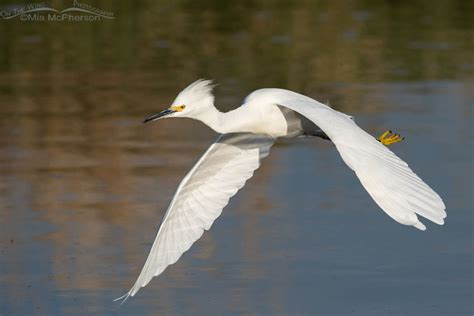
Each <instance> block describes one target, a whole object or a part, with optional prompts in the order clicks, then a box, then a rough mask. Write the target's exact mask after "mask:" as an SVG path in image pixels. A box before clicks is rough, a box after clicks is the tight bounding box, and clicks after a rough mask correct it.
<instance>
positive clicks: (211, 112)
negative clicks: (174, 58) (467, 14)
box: [116, 80, 446, 302]
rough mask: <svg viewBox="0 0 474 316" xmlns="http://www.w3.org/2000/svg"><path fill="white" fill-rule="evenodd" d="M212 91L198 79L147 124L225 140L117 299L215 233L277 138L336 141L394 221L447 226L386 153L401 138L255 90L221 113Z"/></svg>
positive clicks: (430, 199) (421, 185) (441, 211)
mask: <svg viewBox="0 0 474 316" xmlns="http://www.w3.org/2000/svg"><path fill="white" fill-rule="evenodd" d="M212 88H213V86H212V84H211V81H209V80H198V81H196V82H194V83H192V84H191V85H189V86H188V87H187V88H185V89H184V90H183V91H181V92H180V93H179V94H178V96H177V97H176V99H175V100H174V102H173V104H172V105H171V106H170V107H169V108H168V109H166V110H164V111H162V112H160V113H157V114H154V115H151V116H149V117H147V118H146V119H145V121H144V122H149V121H155V120H158V119H161V118H175V117H176V118H178V117H187V118H192V119H196V120H199V121H201V122H203V123H204V124H206V125H208V126H209V127H210V128H212V129H213V130H215V131H216V132H218V133H220V134H221V135H220V136H219V137H218V138H217V139H216V141H215V142H214V143H213V144H212V145H211V146H210V147H209V149H208V150H207V151H206V153H205V154H204V155H203V156H202V157H201V159H199V161H198V162H197V163H196V165H194V167H193V168H192V169H191V171H189V173H188V174H187V175H186V176H185V177H184V179H183V180H182V181H181V183H180V184H179V186H178V189H177V190H176V193H175V195H174V197H173V200H172V201H171V204H170V205H169V207H168V210H167V211H166V213H165V216H164V218H163V221H162V223H161V226H160V228H159V230H158V233H157V235H156V238H155V241H154V243H153V246H152V248H151V251H150V253H149V255H148V258H147V260H146V262H145V265H144V266H143V269H142V271H141V273H140V275H139V276H138V279H137V280H136V282H135V284H134V285H133V287H132V288H131V289H130V290H129V291H128V292H127V293H126V294H125V295H123V296H122V297H119V298H117V299H116V300H120V299H123V302H124V301H125V300H126V299H127V298H128V297H130V296H134V295H135V294H136V293H137V292H138V290H139V289H140V288H141V287H144V286H146V285H147V284H148V283H149V282H150V280H151V279H152V278H153V277H154V276H158V275H159V274H161V273H162V272H163V271H164V270H165V269H166V267H167V266H169V265H171V264H173V263H175V262H176V261H177V260H178V259H179V257H181V255H182V254H183V253H184V252H185V251H187V250H188V249H189V248H190V247H191V245H192V244H193V243H194V242H195V241H196V240H197V239H199V238H200V237H201V236H202V234H203V232H204V230H208V229H209V228H210V227H211V225H212V223H213V222H214V220H215V219H216V218H217V217H218V216H219V215H220V214H221V212H222V209H223V208H224V207H225V206H226V205H227V203H228V202H229V199H230V198H231V197H232V196H234V195H235V194H236V193H237V191H238V190H239V189H240V188H242V187H243V186H244V184H245V182H246V181H247V180H248V179H249V178H250V177H252V175H253V173H254V171H255V170H256V169H257V168H258V167H259V165H260V162H261V160H262V159H263V158H264V157H266V156H267V155H268V153H269V151H270V147H271V146H272V145H273V143H274V142H275V140H276V139H277V138H278V137H297V136H301V135H311V136H318V137H321V138H324V139H328V140H330V141H332V142H333V143H334V145H336V148H337V150H338V151H339V154H340V155H341V157H342V159H343V160H344V162H345V163H346V164H347V166H348V167H349V168H351V169H352V170H353V171H354V172H355V174H356V175H357V177H358V178H359V180H360V182H361V184H362V186H363V187H364V188H365V189H366V190H367V192H368V193H369V195H370V196H371V197H372V198H373V199H374V201H375V203H377V205H378V206H379V207H380V208H381V209H382V210H383V211H384V212H385V213H387V214H388V215H389V216H390V217H392V218H393V219H394V220H395V221H397V222H399V223H400V224H404V225H411V226H414V227H416V228H418V229H420V230H425V229H426V227H425V225H423V224H422V223H421V222H420V221H419V220H418V217H417V214H418V215H421V216H423V217H425V218H426V219H429V220H430V221H432V222H434V223H436V224H439V225H442V224H443V223H444V220H443V219H444V218H445V217H446V212H445V208H446V207H445V205H444V203H443V200H442V199H441V198H440V196H439V195H438V194H437V193H436V192H435V191H434V190H433V189H431V188H430V187H429V186H428V185H427V184H426V183H425V182H423V181H422V180H421V179H420V178H419V177H418V176H417V175H416V174H415V173H414V172H413V171H412V170H411V169H410V168H409V167H408V165H407V164H406V163H405V162H404V161H403V160H401V159H400V158H398V157H397V156H396V155H395V154H394V153H393V152H392V151H390V150H389V149H388V148H387V147H386V146H384V145H389V144H391V143H394V142H397V141H400V140H402V138H401V137H400V136H399V135H397V134H394V135H389V136H388V137H387V135H388V134H391V132H386V133H384V134H383V135H382V136H381V137H380V138H379V139H378V140H377V139H375V138H374V137H372V136H371V135H369V134H368V133H367V132H365V131H364V130H362V129H361V128H360V127H359V126H357V124H356V123H355V122H354V119H353V118H352V117H351V116H349V115H346V114H344V113H341V112H338V111H335V110H333V109H332V108H330V107H329V106H327V105H324V104H322V103H320V102H318V101H316V100H313V99H311V98H309V97H307V96H304V95H301V94H298V93H295V92H292V91H289V90H284V89H260V90H256V91H254V92H252V93H251V94H250V95H249V96H247V98H246V99H245V101H244V104H243V105H242V106H240V107H238V108H237V109H235V110H232V111H230V112H227V113H223V112H220V111H219V110H217V109H216V108H215V106H214V96H213V95H212Z"/></svg>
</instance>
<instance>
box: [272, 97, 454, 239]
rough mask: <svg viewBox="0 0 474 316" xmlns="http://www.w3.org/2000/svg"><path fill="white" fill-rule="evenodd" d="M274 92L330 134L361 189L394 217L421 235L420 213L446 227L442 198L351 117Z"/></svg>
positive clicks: (279, 100)
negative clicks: (358, 181)
mask: <svg viewBox="0 0 474 316" xmlns="http://www.w3.org/2000/svg"><path fill="white" fill-rule="evenodd" d="M270 90H272V91H271V92H272V95H274V102H275V104H278V105H281V106H285V107H287V108H289V109H291V110H293V111H296V112H298V113H300V114H302V115H303V116H305V117H306V118H308V119H310V120H311V121H312V122H314V123H315V124H316V125H317V126H318V127H319V128H321V129H322V130H323V131H324V132H325V133H326V134H327V135H328V137H329V138H330V139H331V141H332V142H333V143H334V144H335V145H336V148H337V150H338V151H339V153H340V155H341V157H342V159H343V160H344V162H345V163H346V164H347V165H348V166H349V167H350V168H351V169H352V170H353V171H354V172H355V174H356V175H357V177H358V178H359V180H360V182H361V184H362V186H363V187H364V188H365V189H366V190H367V192H368V193H369V195H370V196H371V197H372V198H373V199H374V201H375V202H376V204H377V205H378V206H379V207H380V208H381V209H382V210H383V211H385V213H387V214H388V215H389V216H390V217H392V218H393V219H394V220H396V221H397V222H399V223H401V224H405V225H412V226H414V227H416V228H418V229H420V230H425V229H426V227H425V226H424V225H423V224H422V223H421V222H420V221H419V220H418V217H417V214H418V215H421V216H423V217H425V218H427V219H429V220H430V221H432V222H434V223H436V224H439V225H442V224H443V223H444V218H445V217H446V211H445V209H446V206H445V205H444V203H443V200H442V199H441V197H440V196H439V195H438V194H437V193H436V192H435V191H434V190H433V189H432V188H431V187H429V186H428V185H427V184H426V183H425V182H424V181H423V180H421V179H420V177H418V175H417V174H415V173H414V172H413V171H412V170H411V169H410V167H409V166H408V164H407V163H406V162H405V161H403V160H401V159H400V158H399V157H398V156H397V155H395V154H394V153H393V152H392V151H391V150H390V149H388V148H387V147H386V146H384V145H382V144H381V143H380V142H378V141H377V140H376V139H375V138H374V137H372V136H371V135H370V134H368V133H367V132H365V131H364V130H363V129H361V128H360V127H359V126H357V124H356V123H355V122H354V120H353V119H352V117H350V116H348V115H346V114H344V113H341V112H338V111H335V110H333V109H331V108H330V107H328V106H326V105H324V104H322V103H320V102H317V101H316V100H313V99H311V98H308V97H306V96H303V95H300V94H297V93H293V92H289V91H284V90H280V89H270Z"/></svg>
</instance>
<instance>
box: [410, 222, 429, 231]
mask: <svg viewBox="0 0 474 316" xmlns="http://www.w3.org/2000/svg"><path fill="white" fill-rule="evenodd" d="M413 226H415V227H416V228H418V229H419V230H421V231H425V230H426V226H425V225H423V224H422V223H421V222H417V223H415V225H413Z"/></svg>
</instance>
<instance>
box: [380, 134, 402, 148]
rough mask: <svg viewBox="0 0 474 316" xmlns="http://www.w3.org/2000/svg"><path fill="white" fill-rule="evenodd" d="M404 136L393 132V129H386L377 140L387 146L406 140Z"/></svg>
mask: <svg viewBox="0 0 474 316" xmlns="http://www.w3.org/2000/svg"><path fill="white" fill-rule="evenodd" d="M404 139H405V138H404V137H401V136H400V134H393V133H392V131H386V132H385V133H383V134H382V135H380V137H379V138H377V140H378V141H379V142H381V143H382V144H384V145H385V146H388V145H392V144H395V143H398V142H401V141H402V140H404Z"/></svg>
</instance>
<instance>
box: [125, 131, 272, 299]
mask: <svg viewBox="0 0 474 316" xmlns="http://www.w3.org/2000/svg"><path fill="white" fill-rule="evenodd" d="M274 142H275V139H274V138H273V137H268V136H262V135H255V134H250V133H237V134H225V135H221V136H219V137H218V139H217V140H216V141H215V142H214V144H212V145H211V147H209V149H208V150H207V151H206V153H205V154H204V155H203V156H202V157H201V159H200V160H199V161H198V162H197V163H196V165H195V166H194V167H193V168H192V169H191V171H190V172H189V173H188V174H187V175H186V176H185V177H184V179H183V180H182V181H181V183H180V185H179V186H178V189H177V191H176V193H175V195H174V197H173V200H172V201H171V203H170V206H169V207H168V210H167V211H166V213H165V216H164V219H163V222H162V224H161V226H160V229H159V230H158V233H157V235H156V238H155V241H154V243H153V245H152V248H151V251H150V253H149V255H148V258H147V260H146V262H145V265H144V266H143V269H142V271H141V273H140V275H139V277H138V279H137V281H136V282H135V284H134V285H133V287H132V288H131V289H130V291H129V292H128V293H127V294H125V295H124V296H122V297H120V298H118V299H123V301H125V300H126V299H127V298H128V297H129V296H134V295H135V294H136V293H137V292H138V290H139V289H140V288H141V287H144V286H145V285H147V284H148V282H150V280H151V279H152V278H153V277H154V276H157V275H159V274H160V273H162V272H163V271H164V270H165V269H166V267H167V266H169V265H170V264H173V263H175V262H176V261H177V260H178V259H179V258H180V257H181V255H182V254H183V253H184V252H185V251H187V250H188V249H189V248H190V247H191V245H192V244H193V243H194V242H195V241H196V240H198V239H199V238H200V237H201V236H202V234H203V233H204V230H208V229H209V228H210V227H211V225H212V223H213V222H214V220H215V219H216V218H217V217H218V216H219V215H220V214H221V213H222V209H223V208H224V207H225V206H226V205H227V203H228V202H229V199H230V198H231V197H232V196H233V195H235V194H236V193H237V191H238V190H239V189H240V188H242V187H243V186H244V184H245V182H246V181H247V180H248V179H249V178H250V177H252V175H253V173H254V171H255V170H256V169H257V168H258V167H259V165H260V161H261V160H262V159H263V158H264V157H266V156H267V155H268V153H269V151H270V148H271V146H272V145H273V143H274Z"/></svg>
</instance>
